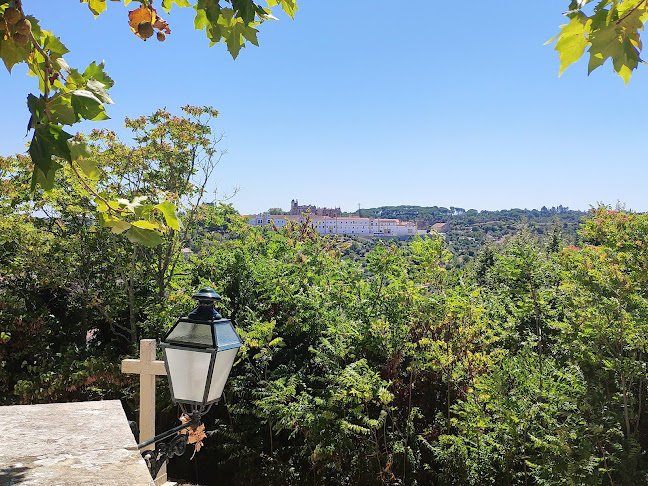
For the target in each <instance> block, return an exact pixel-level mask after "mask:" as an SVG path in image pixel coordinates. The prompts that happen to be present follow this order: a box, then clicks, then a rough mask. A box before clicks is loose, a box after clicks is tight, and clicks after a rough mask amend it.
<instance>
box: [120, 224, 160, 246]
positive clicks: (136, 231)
mask: <svg viewBox="0 0 648 486" xmlns="http://www.w3.org/2000/svg"><path fill="white" fill-rule="evenodd" d="M126 237H127V238H128V239H129V240H130V241H131V242H133V243H139V244H141V245H144V246H150V247H153V246H157V245H159V244H161V243H162V242H163V241H164V240H163V239H162V237H161V236H160V234H159V233H158V232H157V231H153V230H148V229H142V228H138V227H137V226H131V227H130V229H129V230H128V231H127V232H126Z"/></svg>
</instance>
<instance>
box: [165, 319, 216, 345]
mask: <svg viewBox="0 0 648 486" xmlns="http://www.w3.org/2000/svg"><path fill="white" fill-rule="evenodd" d="M165 341H167V342H171V343H178V344H188V345H190V346H191V345H194V346H200V347H212V346H213V345H214V342H213V340H212V333H211V326H208V325H205V324H196V323H194V322H189V321H179V322H178V323H177V324H176V326H175V327H174V328H173V329H172V330H171V332H170V333H169V335H168V336H167V337H166V338H165Z"/></svg>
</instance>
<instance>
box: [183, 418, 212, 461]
mask: <svg viewBox="0 0 648 486" xmlns="http://www.w3.org/2000/svg"><path fill="white" fill-rule="evenodd" d="M190 420H191V418H189V416H188V415H187V414H182V416H181V417H180V422H182V423H183V424H186V423H187V422H189V421H190ZM178 434H184V435H187V434H188V435H189V437H188V438H187V444H195V447H196V450H195V452H194V454H195V453H196V452H198V451H200V448H201V447H202V446H203V443H202V441H203V439H205V438H206V437H207V434H205V424H200V425H199V426H198V427H197V428H196V430H194V429H193V428H192V427H189V428H187V429H184V430H181V431H180V432H178Z"/></svg>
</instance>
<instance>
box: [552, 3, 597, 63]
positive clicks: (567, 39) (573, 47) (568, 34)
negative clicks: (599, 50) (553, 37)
mask: <svg viewBox="0 0 648 486" xmlns="http://www.w3.org/2000/svg"><path fill="white" fill-rule="evenodd" d="M591 24H592V21H591V20H590V19H589V18H588V17H586V16H585V15H583V14H580V15H576V16H574V17H573V18H572V19H571V21H570V22H569V23H568V24H566V25H563V26H561V27H562V32H561V33H560V34H559V36H558V37H559V39H558V42H556V47H555V48H554V50H555V51H557V52H558V55H559V57H560V71H559V74H558V75H561V74H562V73H563V72H564V71H565V69H567V67H569V66H570V65H571V64H573V63H575V62H576V61H578V60H579V59H580V58H581V57H582V56H583V53H584V52H585V48H586V47H587V45H588V40H587V37H586V34H587V33H588V32H589V30H590V26H591ZM549 42H551V41H549Z"/></svg>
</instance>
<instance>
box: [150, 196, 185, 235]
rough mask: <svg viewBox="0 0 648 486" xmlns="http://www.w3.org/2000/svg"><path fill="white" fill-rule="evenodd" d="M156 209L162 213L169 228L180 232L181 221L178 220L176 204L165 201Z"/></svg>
mask: <svg viewBox="0 0 648 486" xmlns="http://www.w3.org/2000/svg"><path fill="white" fill-rule="evenodd" d="M155 209H159V210H160V211H161V212H162V214H163V215H164V220H165V221H166V224H167V226H168V227H169V228H172V229H174V230H176V231H180V227H181V225H180V220H179V219H178V213H177V212H176V207H175V205H174V204H172V203H171V202H169V201H164V202H162V203H160V204H158V205H157V206H155Z"/></svg>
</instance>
